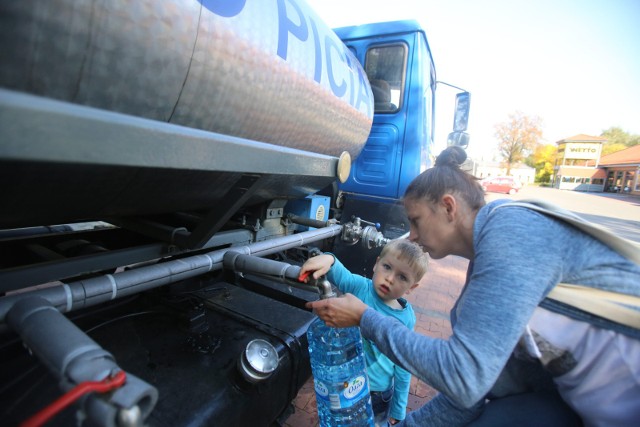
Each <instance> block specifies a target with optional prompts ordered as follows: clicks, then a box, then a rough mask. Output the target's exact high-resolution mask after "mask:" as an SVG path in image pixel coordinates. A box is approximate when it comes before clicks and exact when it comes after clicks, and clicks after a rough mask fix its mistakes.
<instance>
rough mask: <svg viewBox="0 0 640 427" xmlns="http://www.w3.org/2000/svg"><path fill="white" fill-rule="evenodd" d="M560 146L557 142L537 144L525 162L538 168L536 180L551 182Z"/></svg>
mask: <svg viewBox="0 0 640 427" xmlns="http://www.w3.org/2000/svg"><path fill="white" fill-rule="evenodd" d="M557 153H558V147H556V145H555V144H546V145H542V144H537V145H536V148H535V150H534V151H533V153H532V154H531V155H529V157H527V160H526V161H525V163H526V164H527V165H529V166H531V167H532V168H535V170H536V177H535V182H542V183H544V182H549V181H550V180H551V176H552V175H553V165H554V163H555V161H556V155H557Z"/></svg>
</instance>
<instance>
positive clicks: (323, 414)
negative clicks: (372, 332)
mask: <svg viewBox="0 0 640 427" xmlns="http://www.w3.org/2000/svg"><path fill="white" fill-rule="evenodd" d="M307 340H308V341H309V356H310V357H311V371H312V373H313V382H314V386H315V390H316V402H317V405H318V416H319V418H320V426H321V427H338V426H340V427H346V426H353V427H356V426H357V427H360V426H373V425H374V422H373V410H372V409H371V395H370V394H369V378H368V377H367V370H366V366H365V360H364V353H363V350H362V336H361V335H360V328H358V327H350V328H331V327H329V326H327V325H325V323H324V322H323V321H322V320H321V319H319V318H318V319H315V320H314V321H313V322H312V323H311V325H310V326H309V329H308V331H307Z"/></svg>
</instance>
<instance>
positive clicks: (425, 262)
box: [380, 239, 429, 280]
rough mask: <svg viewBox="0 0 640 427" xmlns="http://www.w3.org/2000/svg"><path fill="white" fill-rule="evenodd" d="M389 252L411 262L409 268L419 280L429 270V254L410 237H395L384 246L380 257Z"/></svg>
mask: <svg viewBox="0 0 640 427" xmlns="http://www.w3.org/2000/svg"><path fill="white" fill-rule="evenodd" d="M388 253H394V254H396V255H397V257H398V259H401V260H403V261H405V262H406V263H407V264H409V268H411V270H412V271H413V273H414V274H415V275H416V278H417V280H420V279H421V278H422V276H424V274H425V273H426V272H427V267H428V266H429V258H428V257H427V254H425V253H424V252H423V251H422V248H421V247H420V246H419V245H418V244H417V243H414V242H412V241H411V240H408V239H393V240H391V241H390V242H389V243H387V244H386V245H384V246H383V247H382V252H380V258H382V257H383V256H385V255H386V254H388Z"/></svg>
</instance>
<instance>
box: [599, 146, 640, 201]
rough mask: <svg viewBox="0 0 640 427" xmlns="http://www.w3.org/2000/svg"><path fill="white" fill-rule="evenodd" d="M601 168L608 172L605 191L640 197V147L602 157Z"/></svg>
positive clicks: (606, 173)
mask: <svg viewBox="0 0 640 427" xmlns="http://www.w3.org/2000/svg"><path fill="white" fill-rule="evenodd" d="M600 167H601V168H603V169H604V170H605V171H606V172H605V176H606V178H607V179H606V183H605V191H616V192H624V193H629V194H637V195H640V178H639V175H640V145H634V146H633V147H629V148H627V149H625V150H621V151H616V152H615V153H611V154H608V155H606V156H602V158H601V159H600Z"/></svg>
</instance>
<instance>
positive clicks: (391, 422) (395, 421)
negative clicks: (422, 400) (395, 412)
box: [389, 417, 400, 426]
mask: <svg viewBox="0 0 640 427" xmlns="http://www.w3.org/2000/svg"><path fill="white" fill-rule="evenodd" d="M399 422H400V420H396V419H395V418H393V417H389V424H391V425H392V426H394V425H396V424H398V423H399Z"/></svg>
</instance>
